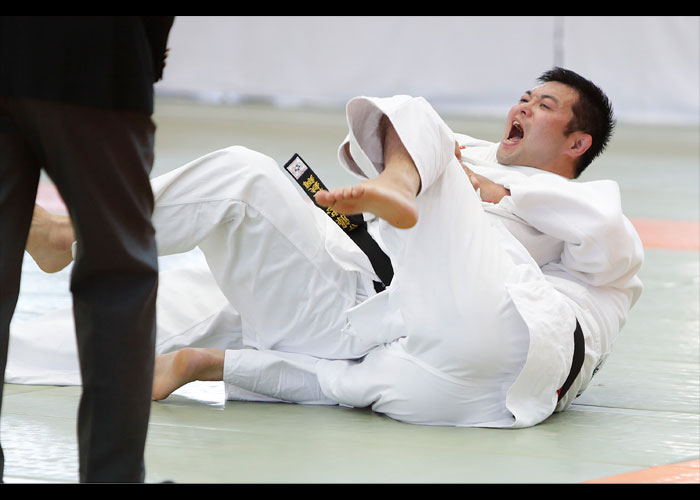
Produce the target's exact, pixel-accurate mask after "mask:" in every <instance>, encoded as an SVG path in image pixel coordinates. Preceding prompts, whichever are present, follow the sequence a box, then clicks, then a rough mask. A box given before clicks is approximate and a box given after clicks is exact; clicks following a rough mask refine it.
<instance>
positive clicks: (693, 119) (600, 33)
mask: <svg viewBox="0 0 700 500" xmlns="http://www.w3.org/2000/svg"><path fill="white" fill-rule="evenodd" d="M699 33H700V17H697V16H696V17H566V16H562V17H558V16H536V17H483V16H478V17H465V16H457V17H432V16H425V17H424V16H413V17H388V16H382V17H367V16H356V17H355V16H349V17H342V16H340V17H321V16H319V17H227V16H203V17H189V16H180V17H177V18H176V20H175V24H174V26H173V30H172V32H171V36H170V43H169V46H170V55H169V57H168V62H167V67H166V70H165V78H164V79H163V80H162V81H161V82H159V83H158V84H157V86H156V92H157V94H158V95H161V96H167V95H181V96H183V95H184V96H187V97H192V98H197V99H206V100H215V101H225V102H235V101H237V100H243V99H265V100H270V101H272V102H274V103H277V104H279V105H315V106H343V105H344V104H345V102H346V101H347V100H348V99H349V98H351V97H353V96H356V95H373V96H389V95H394V94H401V93H405V94H412V95H422V96H424V97H426V98H427V99H428V100H430V101H431V102H432V103H433V104H434V106H435V107H436V108H438V109H440V110H442V111H454V112H460V113H466V114H474V115H485V116H490V115H498V116H500V115H503V114H504V113H505V112H506V111H507V109H508V108H509V107H510V106H511V105H512V103H513V102H515V100H517V99H518V98H519V97H520V93H521V92H522V91H524V90H527V89H529V88H531V87H532V86H533V85H535V84H536V78H537V76H539V75H540V74H541V73H542V72H543V71H545V70H547V69H549V68H551V67H552V66H553V65H560V66H564V67H567V68H570V69H572V70H574V71H577V72H579V73H581V74H582V75H584V76H586V77H588V78H590V79H592V80H593V81H594V82H596V83H597V84H598V85H600V86H601V87H602V88H603V89H604V90H605V91H606V92H607V94H608V95H609V97H610V98H611V100H612V101H613V104H614V106H615V110H616V115H617V117H618V119H619V120H620V121H633V122H653V123H690V124H698V122H699V117H700V35H699Z"/></svg>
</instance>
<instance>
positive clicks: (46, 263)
mask: <svg viewBox="0 0 700 500" xmlns="http://www.w3.org/2000/svg"><path fill="white" fill-rule="evenodd" d="M74 241H75V233H74V232H73V225H72V223H71V220H70V217H69V216H68V215H65V214H53V213H50V212H48V211H46V210H45V209H44V208H42V207H40V206H39V205H35V207H34V215H33V216H32V225H31V228H30V230H29V237H28V238H27V245H26V249H27V252H29V255H31V256H32V258H33V259H34V260H35V261H36V263H37V265H38V266H39V268H40V269H41V270H42V271H44V272H47V273H55V272H58V271H60V270H61V269H63V268H65V267H66V266H67V265H68V264H70V263H71V262H72V261H73V255H72V253H71V246H72V245H73V242H74Z"/></svg>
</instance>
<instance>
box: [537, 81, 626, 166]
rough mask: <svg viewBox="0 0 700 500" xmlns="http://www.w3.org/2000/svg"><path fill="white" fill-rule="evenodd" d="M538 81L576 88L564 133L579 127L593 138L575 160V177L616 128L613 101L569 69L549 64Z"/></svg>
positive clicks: (604, 144)
mask: <svg viewBox="0 0 700 500" xmlns="http://www.w3.org/2000/svg"><path fill="white" fill-rule="evenodd" d="M538 81H539V82H540V83H546V82H559V83H563V84H564V85H567V86H569V87H571V88H573V89H574V90H576V91H577V92H578V96H579V97H578V101H577V102H576V104H574V105H573V112H574V117H573V118H572V119H571V121H570V122H569V123H568V125H567V127H566V130H565V131H564V133H565V134H566V135H569V134H571V133H572V132H576V131H582V132H585V133H587V134H590V136H591V137H592V139H593V140H592V143H591V147H590V148H588V150H587V151H586V152H585V153H584V154H583V155H581V157H580V158H579V160H578V163H577V164H576V171H575V173H574V177H578V176H579V175H581V172H583V171H584V170H585V169H586V167H588V165H590V164H591V162H592V161H593V159H594V158H595V157H597V156H598V155H599V154H600V153H602V152H603V150H604V149H605V146H607V144H608V141H610V137H611V136H612V133H613V129H614V128H615V116H614V113H613V109H612V104H611V103H610V100H609V99H608V97H607V96H606V95H605V93H604V92H603V91H602V90H601V89H600V88H598V87H597V86H596V85H594V84H593V83H592V82H591V81H589V80H586V79H585V78H583V77H582V76H581V75H579V74H577V73H574V72H573V71H571V70H568V69H564V68H559V67H555V68H552V69H550V70H549V71H545V72H544V73H543V74H542V76H540V77H539V78H538Z"/></svg>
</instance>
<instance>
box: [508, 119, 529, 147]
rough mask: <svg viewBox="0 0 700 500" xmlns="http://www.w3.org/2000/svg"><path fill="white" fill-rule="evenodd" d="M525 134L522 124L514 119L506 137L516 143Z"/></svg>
mask: <svg viewBox="0 0 700 500" xmlns="http://www.w3.org/2000/svg"><path fill="white" fill-rule="evenodd" d="M524 136H525V133H524V132H523V127H522V125H520V123H519V122H518V121H516V120H513V123H512V124H511V126H510V131H509V132H508V137H506V139H507V140H508V141H509V142H512V143H515V142H520V141H521V140H522V138H523V137H524Z"/></svg>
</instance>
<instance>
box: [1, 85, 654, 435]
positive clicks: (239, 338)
mask: <svg viewBox="0 0 700 500" xmlns="http://www.w3.org/2000/svg"><path fill="white" fill-rule="evenodd" d="M347 113H348V124H349V135H348V138H347V141H346V142H347V143H348V145H349V151H350V156H347V152H346V149H345V147H344V146H345V143H344V144H342V145H341V147H340V149H339V158H340V161H341V164H342V165H343V166H345V167H346V168H347V169H348V170H349V171H351V172H352V173H354V174H356V175H358V176H360V177H369V178H371V177H375V176H376V175H378V174H379V173H380V172H381V170H382V169H383V154H382V149H381V142H380V141H379V139H378V137H379V136H378V132H377V125H378V123H379V120H380V118H381V117H382V116H383V115H386V116H387V117H389V119H390V120H391V122H392V124H393V126H394V128H395V129H396V130H397V133H398V135H399V137H400V138H401V140H402V142H403V144H404V145H405V146H406V149H407V150H408V152H409V154H411V156H412V158H413V160H414V162H415V164H416V166H417V168H418V171H419V174H420V176H421V182H422V190H421V193H420V195H419V197H418V203H419V209H420V219H419V222H418V224H417V225H416V226H415V227H413V228H411V229H408V230H398V229H395V228H393V227H391V226H389V225H388V224H386V223H384V222H383V221H380V220H379V221H375V222H373V223H372V228H371V230H372V233H373V234H374V235H375V236H376V238H377V239H378V241H379V243H380V245H382V246H383V247H384V248H385V250H386V251H387V252H388V253H389V255H390V256H391V258H392V263H393V266H394V270H395V273H396V274H395V277H394V281H393V282H392V285H391V286H390V287H389V288H388V289H387V290H386V291H385V292H382V293H379V294H374V292H373V291H372V288H371V281H372V279H375V278H376V277H375V276H374V274H373V272H372V269H371V266H370V265H369V262H368V260H367V258H366V257H365V256H364V254H362V252H361V251H359V249H358V248H357V247H356V246H355V245H354V244H353V243H352V241H351V240H350V239H349V238H347V236H346V235H345V234H344V233H342V231H341V230H340V229H339V228H338V227H337V226H336V225H335V224H334V223H333V222H332V220H331V219H330V218H329V217H327V216H326V215H325V214H324V213H323V211H321V210H318V209H316V208H315V207H313V205H311V204H310V203H309V202H308V200H305V199H303V198H302V197H301V195H300V194H299V193H298V192H297V191H296V189H295V188H294V187H293V186H292V184H291V182H290V179H288V178H286V174H284V173H282V172H280V170H279V167H278V166H277V165H276V164H275V163H274V162H273V161H272V160H271V159H269V158H268V157H266V156H264V155H261V154H259V153H256V152H253V151H250V150H247V149H245V148H241V147H233V148H227V149H225V150H221V151H217V152H214V153H211V154H210V155H206V156H205V157H203V158H200V159H198V160H196V161H194V162H192V163H191V164H188V165H186V166H184V167H181V168H180V169H177V170H175V171H173V172H171V173H169V174H166V175H164V176H161V177H159V178H157V179H154V181H153V186H154V193H155V196H156V211H155V214H154V224H155V226H156V229H157V237H158V244H159V249H160V251H161V253H162V254H168V253H175V252H183V251H187V250H190V249H192V248H195V247H197V246H198V247H199V248H201V250H202V251H203V253H204V255H205V256H206V259H207V263H208V265H209V268H210V269H211V275H210V276H209V277H208V278H202V279H203V281H201V282H200V285H202V286H203V287H204V288H207V289H208V288H215V289H216V290H217V292H218V290H220V292H218V293H219V296H218V298H217V300H215V301H214V302H212V303H211V304H209V305H207V304H206V303H205V302H203V303H201V304H200V305H199V306H196V305H195V306H193V308H191V310H190V311H187V310H185V309H183V308H182V307H179V306H178V303H179V302H178V301H173V302H172V303H170V304H169V305H167V306H166V307H164V308H163V311H162V312H161V313H159V322H161V321H163V322H164V324H163V328H162V330H159V335H160V338H161V339H162V342H161V343H160V345H161V346H162V347H161V349H160V350H159V352H164V351H165V350H171V349H176V348H179V347H180V346H184V345H198V346H207V347H220V348H223V349H226V358H225V366H224V381H225V382H226V391H227V397H228V398H230V399H247V400H260V401H289V402H296V403H306V404H337V403H340V404H345V405H349V406H371V407H372V408H373V409H374V410H375V411H378V412H382V413H385V414H387V415H388V416H390V417H392V418H395V419H398V420H402V421H405V422H411V423H419V424H430V425H463V426H475V425H479V426H494V427H525V426H530V425H535V424H537V423H538V422H541V421H542V420H544V419H545V418H547V416H549V415H550V414H551V413H552V412H553V411H554V410H555V408H556V409H559V410H561V409H564V408H566V407H567V406H568V405H569V404H570V403H571V401H572V400H573V398H574V397H575V396H576V395H577V394H578V393H580V392H581V391H582V390H583V389H584V388H585V386H586V385H587V384H588V382H589V381H590V378H591V377H592V375H593V373H594V371H595V370H596V369H597V368H598V367H599V366H600V365H601V364H602V362H603V361H604V360H605V358H606V357H607V355H608V354H609V352H610V349H611V348H612V344H613V343H614V338H615V335H617V333H618V332H619V329H620V328H621V327H622V325H623V324H624V321H625V318H626V315H627V313H628V311H629V308H630V307H631V306H632V305H633V304H634V302H635V301H636V299H637V298H638V297H639V293H640V291H641V283H640V282H639V280H638V278H637V277H636V272H637V270H638V269H639V266H640V265H641V260H642V250H641V244H640V242H639V238H638V237H637V235H636V233H635V232H634V230H633V229H632V226H631V225H630V224H629V221H627V219H626V218H625V217H624V216H623V215H622V212H621V208H620V202H619V192H618V190H617V186H616V185H615V184H614V183H612V182H610V181H598V182H597V183H576V182H571V181H568V180H566V179H563V178H561V177H559V176H556V175H554V174H549V173H543V172H542V171H539V170H536V169H532V168H528V167H504V166H501V165H498V164H497V163H496V161H495V147H496V145H494V144H491V143H487V142H485V141H478V140H474V139H472V138H470V137H468V136H460V135H456V134H454V133H453V132H452V131H450V130H449V128H448V127H447V126H446V125H445V124H444V122H443V121H442V120H441V119H440V117H439V116H438V115H437V114H436V113H435V111H434V110H433V109H432V107H431V106H430V105H429V104H428V103H427V102H426V101H425V100H423V99H422V98H412V97H408V96H397V97H394V98H388V99H376V98H356V99H353V100H352V101H351V102H350V103H349V104H348V108H347ZM455 140H458V141H459V142H460V143H461V144H463V145H465V146H466V148H465V149H464V150H463V153H462V154H463V160H464V162H465V163H466V164H467V165H469V166H470V168H472V169H473V170H475V171H477V172H478V173H481V174H483V175H485V176H487V177H490V178H492V179H493V180H495V181H496V182H500V183H502V184H504V185H506V186H507V187H509V189H510V190H511V196H509V197H506V198H504V199H503V200H502V201H501V202H500V203H499V204H498V205H493V204H486V203H483V202H481V200H480V199H479V198H478V196H477V194H476V193H475V192H474V190H473V189H472V187H471V185H470V184H469V182H468V179H467V178H466V175H465V174H464V172H463V170H462V167H461V165H460V164H459V162H458V161H457V160H456V158H455V156H454V143H455ZM200 272H203V271H200ZM204 274H206V272H205V273H204ZM190 277H191V278H192V277H193V276H190ZM212 279H213V280H215V282H216V284H217V286H214V285H212V284H211V283H208V284H207V280H212ZM185 283H186V280H183V281H180V286H183V284H185ZM185 286H186V285H185ZM164 287H167V285H166V282H165V281H164V282H163V284H162V285H161V295H160V296H159V300H161V298H160V297H161V296H163V297H165V295H167V292H165V294H164V290H167V288H164ZM181 292H182V293H184V294H185V295H186V296H188V297H192V296H194V295H196V296H195V297H194V298H195V299H196V300H195V301H194V302H195V303H196V302H202V301H199V300H198V299H199V298H201V297H203V296H205V295H206V294H200V293H199V292H198V291H197V289H195V288H185V289H183V290H181ZM214 295H216V294H214ZM182 299H183V300H184V298H182ZM200 306H202V308H201V309H198V310H197V309H195V308H196V307H200ZM169 312H172V313H174V314H173V316H172V318H170V320H169V321H170V324H169V325H167V326H166V324H165V323H167V322H168V319H166V318H167V317H168V314H169ZM160 318H163V319H162V320H161V319H160ZM576 319H578V320H579V322H580V323H581V325H582V327H583V330H584V334H585V339H586V359H585V364H584V368H583V370H582V372H581V374H580V375H579V377H578V378H577V381H576V383H575V384H574V387H572V388H571V390H570V391H569V393H568V394H567V397H566V398H565V399H564V400H562V401H561V402H560V403H559V404H557V394H556V391H557V389H558V388H559V387H560V386H561V385H562V383H563V382H564V379H565V378H566V376H567V374H568V372H569V368H570V364H571V358H572V352H573V330H574V325H575V322H576ZM185 325H190V326H189V327H185ZM224 325H225V328H223V327H224ZM161 331H162V332H163V333H162V334H161V333H160V332H161ZM183 332H189V333H188V334H183ZM15 334H16V332H14V331H13V336H14V335H15ZM19 336H20V337H21V336H22V334H20V335H19ZM227 339H228V342H229V343H228V344H227ZM188 342H189V343H190V344H187V343H188ZM12 357H13V355H12V350H11V351H10V365H9V366H8V368H9V367H11V366H12V363H11V362H12ZM11 372H12V371H11V370H10V371H9V373H11Z"/></svg>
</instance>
